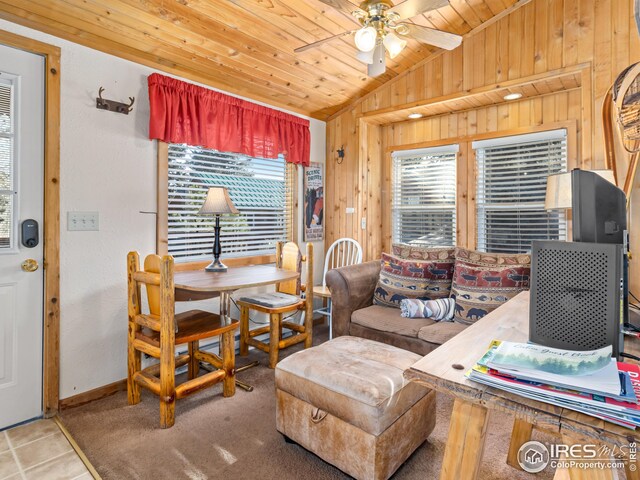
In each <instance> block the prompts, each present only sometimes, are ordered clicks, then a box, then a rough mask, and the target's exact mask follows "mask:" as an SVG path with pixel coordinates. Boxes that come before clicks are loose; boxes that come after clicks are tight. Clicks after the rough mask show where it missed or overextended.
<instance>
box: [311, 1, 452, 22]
mask: <svg viewBox="0 0 640 480" xmlns="http://www.w3.org/2000/svg"><path fill="white" fill-rule="evenodd" d="M321 1H322V0H321ZM445 5H449V1H448V0H405V1H404V2H402V3H401V4H400V5H396V6H395V7H393V8H391V9H390V10H389V12H393V13H395V14H397V15H399V16H400V18H399V19H400V20H404V19H405V18H411V17H415V16H416V15H419V14H421V13H424V12H428V11H430V10H435V9H437V8H440V7H444V6H445Z"/></svg>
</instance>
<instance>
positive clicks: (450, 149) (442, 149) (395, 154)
mask: <svg viewBox="0 0 640 480" xmlns="http://www.w3.org/2000/svg"><path fill="white" fill-rule="evenodd" d="M446 154H453V156H454V158H453V164H454V172H453V175H454V189H455V194H454V201H453V225H452V233H453V237H454V241H453V243H454V245H453V246H455V243H456V242H457V237H458V200H459V199H458V161H459V154H460V145H459V144H458V143H457V142H446V143H443V144H442V145H436V146H430V147H424V148H417V149H397V150H393V151H392V152H391V189H390V192H389V197H390V199H391V206H390V207H389V214H390V220H389V223H390V227H391V241H392V242H393V243H396V242H397V241H400V240H396V239H395V238H394V236H395V233H396V230H397V228H396V224H395V221H396V218H395V210H394V205H395V199H396V192H395V185H396V175H397V174H396V169H395V162H396V160H397V159H399V158H411V157H412V156H422V155H427V156H428V155H434V156H436V155H446ZM443 210H444V209H443ZM424 211H438V209H437V208H425V209H424ZM422 245H423V246H426V247H428V248H438V247H439V245H427V244H422Z"/></svg>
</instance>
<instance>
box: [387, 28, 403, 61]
mask: <svg viewBox="0 0 640 480" xmlns="http://www.w3.org/2000/svg"><path fill="white" fill-rule="evenodd" d="M382 43H383V44H384V47H385V48H386V49H387V52H389V56H390V57H391V58H396V57H397V56H398V55H400V52H402V50H404V47H406V46H407V41H406V40H404V39H402V38H400V37H398V36H397V35H396V34H395V33H393V32H389V33H387V34H386V35H385V37H384V40H383V41H382Z"/></svg>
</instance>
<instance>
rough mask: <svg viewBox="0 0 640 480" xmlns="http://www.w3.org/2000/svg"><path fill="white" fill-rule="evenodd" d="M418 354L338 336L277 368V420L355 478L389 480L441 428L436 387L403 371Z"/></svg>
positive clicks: (282, 430) (287, 434) (282, 429)
mask: <svg viewBox="0 0 640 480" xmlns="http://www.w3.org/2000/svg"><path fill="white" fill-rule="evenodd" d="M420 358H421V357H420V355H416V354H415V353H412V352H408V351H406V350H401V349H399V348H396V347H393V346H391V345H386V344H382V343H378V342H374V341H372V340H367V339H364V338H359V337H338V338H336V339H334V340H331V341H329V342H327V343H324V344H322V345H320V346H317V347H313V348H310V349H307V350H302V351H300V352H297V353H294V354H293V355H291V356H289V357H287V358H285V359H284V360H282V361H281V362H280V363H279V364H278V366H277V367H276V374H275V375H276V396H277V399H276V401H277V404H276V426H277V428H278V431H279V432H280V433H282V434H283V435H285V437H287V438H288V439H291V440H293V441H294V442H297V443H298V444H300V445H301V446H303V447H304V448H306V449H308V450H310V451H312V452H313V453H315V454H316V455H318V456H319V457H320V458H322V459H323V460H325V461H327V462H329V463H331V464H332V465H334V466H336V467H338V468H339V469H341V470H342V471H344V472H346V473H348V474H349V475H351V476H352V477H355V478H357V479H358V480H361V479H387V478H389V477H390V476H391V475H393V473H394V472H395V471H396V470H397V469H398V467H399V466H400V465H402V463H403V462H404V461H405V460H406V459H407V458H409V456H410V455H411V454H412V453H413V451H414V450H415V449H416V448H417V447H418V446H420V445H421V444H422V443H423V442H424V441H425V440H426V438H427V437H428V436H429V434H430V433H431V431H432V430H433V427H434V426H435V413H436V412H435V407H436V399H435V392H433V391H431V390H429V389H427V388H425V387H422V386H420V385H418V384H416V383H408V382H406V381H405V380H404V378H403V376H402V373H403V372H404V370H406V369H407V368H409V367H410V366H411V365H412V364H414V363H415V362H416V361H418V360H420Z"/></svg>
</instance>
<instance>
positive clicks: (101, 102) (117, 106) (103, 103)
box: [96, 87, 136, 115]
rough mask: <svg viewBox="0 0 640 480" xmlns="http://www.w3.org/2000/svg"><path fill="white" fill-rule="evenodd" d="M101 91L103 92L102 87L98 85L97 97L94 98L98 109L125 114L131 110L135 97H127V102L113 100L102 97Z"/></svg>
mask: <svg viewBox="0 0 640 480" xmlns="http://www.w3.org/2000/svg"><path fill="white" fill-rule="evenodd" d="M102 92H104V87H100V89H99V90H98V98H96V108H99V109H100V110H108V111H110V112H117V113H124V114H125V115H129V112H130V111H131V110H133V108H132V107H133V103H134V102H135V101H136V98H135V97H129V102H130V103H129V104H128V105H127V104H126V103H122V102H116V101H115V100H106V99H104V98H102Z"/></svg>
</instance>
